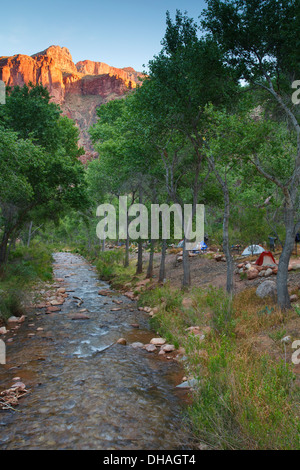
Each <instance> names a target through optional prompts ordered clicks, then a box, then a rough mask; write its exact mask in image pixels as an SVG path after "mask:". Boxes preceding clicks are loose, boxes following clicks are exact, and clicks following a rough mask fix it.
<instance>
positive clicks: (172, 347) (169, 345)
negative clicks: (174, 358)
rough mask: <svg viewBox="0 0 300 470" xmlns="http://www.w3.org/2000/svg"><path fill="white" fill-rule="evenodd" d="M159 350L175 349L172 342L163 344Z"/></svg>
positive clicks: (170, 350)
mask: <svg viewBox="0 0 300 470" xmlns="http://www.w3.org/2000/svg"><path fill="white" fill-rule="evenodd" d="M161 350H162V351H164V352H166V353H167V352H172V351H175V346H174V344H165V345H164V346H162V347H161Z"/></svg>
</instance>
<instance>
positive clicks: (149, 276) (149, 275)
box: [146, 240, 154, 279]
mask: <svg viewBox="0 0 300 470" xmlns="http://www.w3.org/2000/svg"><path fill="white" fill-rule="evenodd" d="M153 259H154V240H151V250H150V256H149V263H148V269H147V276H146V279H152V277H153Z"/></svg>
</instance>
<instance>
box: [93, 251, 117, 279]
mask: <svg viewBox="0 0 300 470" xmlns="http://www.w3.org/2000/svg"><path fill="white" fill-rule="evenodd" d="M122 259H123V253H122V251H104V252H102V253H100V254H99V257H98V260H97V263H96V266H97V271H98V274H99V277H100V278H101V279H103V280H104V281H109V280H111V279H112V278H113V277H114V275H115V274H116V267H117V265H118V264H120V263H121V262H122Z"/></svg>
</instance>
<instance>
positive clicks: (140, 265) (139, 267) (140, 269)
mask: <svg viewBox="0 0 300 470" xmlns="http://www.w3.org/2000/svg"><path fill="white" fill-rule="evenodd" d="M142 272H143V240H139V242H138V260H137V268H136V274H142Z"/></svg>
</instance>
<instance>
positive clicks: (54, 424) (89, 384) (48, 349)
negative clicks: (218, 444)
mask: <svg viewBox="0 0 300 470" xmlns="http://www.w3.org/2000/svg"><path fill="white" fill-rule="evenodd" d="M54 260H55V262H54V277H55V278H63V279H64V281H63V282H60V286H61V287H65V288H66V290H67V293H68V297H67V299H66V301H65V303H64V304H63V305H62V306H61V311H60V312H55V313H51V314H50V315H45V314H44V313H42V314H39V315H36V312H37V311H36V310H33V311H32V312H29V314H28V318H27V319H26V322H25V324H23V325H22V326H21V328H20V329H19V330H18V333H17V336H16V337H15V339H14V341H13V342H12V343H9V344H7V364H6V365H5V366H0V390H4V389H5V388H8V387H9V386H10V385H11V384H12V379H13V378H14V377H16V376H19V377H20V378H21V380H22V382H24V383H25V384H26V386H27V388H28V389H29V390H30V393H29V394H28V395H27V396H25V397H24V398H22V399H21V400H20V401H19V406H18V407H17V408H16V410H17V411H0V449H3V450H4V449H105V450H113V449H120V450H125V449H145V450H147V449H151V450H161V449H188V448H189V444H188V442H189V439H188V434H187V433H185V431H184V423H183V420H182V412H183V409H184V406H185V400H184V398H185V395H184V392H182V391H177V390H176V389H175V386H176V385H177V384H178V383H179V382H180V381H181V378H182V369H181V367H180V366H179V365H178V364H177V363H176V362H175V361H172V360H169V361H168V360H167V359H166V358H163V357H160V356H158V355H157V353H148V352H147V351H145V350H141V349H134V348H133V347H131V343H133V342H136V341H139V342H142V343H148V342H149V341H150V339H151V338H152V337H153V336H155V334H153V333H151V332H150V331H149V329H148V316H147V314H146V313H145V312H140V311H138V309H137V307H136V304H135V303H134V302H132V301H130V300H129V299H127V298H126V297H124V296H121V295H119V294H118V293H116V292H114V293H113V296H112V297H104V296H100V295H98V291H99V289H109V285H108V284H106V283H105V282H102V281H99V280H98V278H97V274H96V272H95V270H94V269H93V268H92V267H91V265H90V264H89V263H88V262H87V261H86V260H84V259H83V258H82V257H81V256H78V255H74V254H71V253H56V254H54ZM73 296H76V297H80V298H81V299H82V300H83V303H82V305H81V306H80V307H78V306H77V303H78V300H76V299H74V297H73ZM116 299H117V300H121V301H122V304H120V305H117V304H116V303H114V302H113V300H116ZM116 307H120V308H121V310H119V311H112V310H111V309H112V308H116ZM82 308H85V309H87V312H86V314H87V315H88V316H89V319H88V320H72V316H74V313H77V312H78V311H79V310H80V309H82ZM135 323H137V324H139V326H140V327H139V328H138V329H137V328H133V327H132V326H131V325H132V324H135ZM29 325H33V326H29ZM38 327H42V328H43V331H37V328H38ZM31 332H32V333H35V336H28V334H29V333H31ZM120 337H124V338H126V340H127V345H126V346H124V345H120V344H114V343H115V342H116V341H117V340H118V339H119V338H120ZM13 338H14V337H13ZM179 430H182V431H179Z"/></svg>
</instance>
